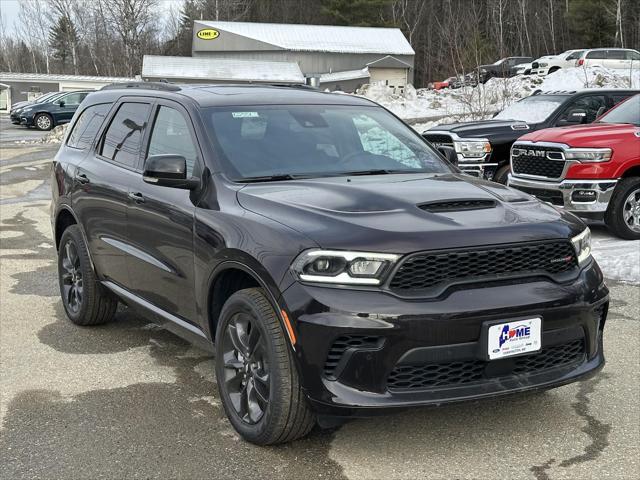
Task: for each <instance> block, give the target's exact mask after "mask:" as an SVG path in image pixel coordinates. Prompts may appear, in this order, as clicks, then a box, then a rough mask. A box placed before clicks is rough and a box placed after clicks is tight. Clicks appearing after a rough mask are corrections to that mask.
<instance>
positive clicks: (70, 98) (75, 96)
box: [58, 92, 88, 107]
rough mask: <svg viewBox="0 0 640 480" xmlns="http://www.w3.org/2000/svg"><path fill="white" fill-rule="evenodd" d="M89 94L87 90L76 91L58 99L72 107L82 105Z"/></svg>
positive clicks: (66, 105)
mask: <svg viewBox="0 0 640 480" xmlns="http://www.w3.org/2000/svg"><path fill="white" fill-rule="evenodd" d="M87 95H88V93H87V92H74V93H70V94H69V95H65V96H63V97H61V98H59V99H58V100H59V101H61V102H64V105H65V107H72V106H77V105H80V104H81V103H82V101H83V100H84V99H85V97H86V96H87Z"/></svg>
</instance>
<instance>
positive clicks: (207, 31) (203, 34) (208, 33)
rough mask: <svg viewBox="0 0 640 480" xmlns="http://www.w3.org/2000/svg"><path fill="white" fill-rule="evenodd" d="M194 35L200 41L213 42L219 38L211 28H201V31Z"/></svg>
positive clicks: (216, 31) (218, 34) (216, 32)
mask: <svg viewBox="0 0 640 480" xmlns="http://www.w3.org/2000/svg"><path fill="white" fill-rule="evenodd" d="M196 35H197V37H198V38H199V39H201V40H215V39H216V38H218V37H219V36H220V32H219V31H218V30H215V29H213V28H203V29H202V30H198V33H197V34H196Z"/></svg>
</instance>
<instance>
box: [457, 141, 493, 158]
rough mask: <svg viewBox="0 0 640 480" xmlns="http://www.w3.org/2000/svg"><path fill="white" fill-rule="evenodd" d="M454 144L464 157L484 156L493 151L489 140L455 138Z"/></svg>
mask: <svg viewBox="0 0 640 480" xmlns="http://www.w3.org/2000/svg"><path fill="white" fill-rule="evenodd" d="M453 146H454V148H455V149H456V152H458V153H460V154H462V156H463V157H474V158H478V157H484V155H485V154H487V153H491V144H490V143H489V142H488V141H487V140H455V141H454V142H453Z"/></svg>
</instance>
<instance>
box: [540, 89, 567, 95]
mask: <svg viewBox="0 0 640 480" xmlns="http://www.w3.org/2000/svg"><path fill="white" fill-rule="evenodd" d="M573 93H578V91H577V90H548V91H545V90H536V91H535V92H533V93H532V94H531V95H567V94H569V95H570V94H573Z"/></svg>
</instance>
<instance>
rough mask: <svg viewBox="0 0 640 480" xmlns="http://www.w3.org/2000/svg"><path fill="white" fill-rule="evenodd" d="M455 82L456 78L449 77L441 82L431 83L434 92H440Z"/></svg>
mask: <svg viewBox="0 0 640 480" xmlns="http://www.w3.org/2000/svg"><path fill="white" fill-rule="evenodd" d="M455 81H456V77H449V78H447V79H445V80H443V81H441V82H433V89H434V90H442V89H443V88H449V87H450V86H451V84H452V83H453V82H455Z"/></svg>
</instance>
